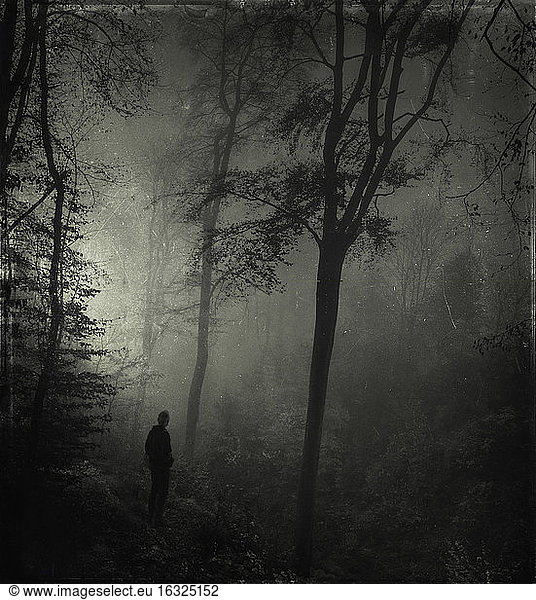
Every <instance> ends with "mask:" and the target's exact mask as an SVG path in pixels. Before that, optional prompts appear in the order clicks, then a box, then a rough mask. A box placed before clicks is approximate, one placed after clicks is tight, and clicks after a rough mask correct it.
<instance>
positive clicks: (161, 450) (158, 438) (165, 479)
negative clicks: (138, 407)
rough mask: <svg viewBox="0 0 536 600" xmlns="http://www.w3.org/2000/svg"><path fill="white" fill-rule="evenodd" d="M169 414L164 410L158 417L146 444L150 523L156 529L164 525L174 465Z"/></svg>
mask: <svg viewBox="0 0 536 600" xmlns="http://www.w3.org/2000/svg"><path fill="white" fill-rule="evenodd" d="M168 423H169V413H168V411H167V410H163V411H162V412H161V413H160V414H159V415H158V425H154V426H153V428H152V429H151V431H149V435H148V436H147V440H146V442H145V454H146V455H147V456H148V457H149V466H150V467H151V494H150V496H149V523H150V524H151V525H152V526H153V527H156V526H157V525H160V524H161V523H162V515H163V514H164V505H165V503H166V499H167V495H168V490H169V469H170V467H171V465H172V464H173V456H172V454H171V439H170V437H169V433H168V432H167V430H166V427H167V426H168Z"/></svg>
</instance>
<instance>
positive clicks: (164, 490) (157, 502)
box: [149, 469, 169, 525]
mask: <svg viewBox="0 0 536 600" xmlns="http://www.w3.org/2000/svg"><path fill="white" fill-rule="evenodd" d="M168 490H169V469H164V470H156V469H151V494H150V496H149V521H150V523H151V524H153V525H156V524H158V523H159V522H160V521H161V520H162V515H163V514H164V505H165V503H166V499H167V495H168Z"/></svg>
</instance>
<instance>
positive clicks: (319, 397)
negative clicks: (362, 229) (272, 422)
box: [296, 245, 344, 577]
mask: <svg viewBox="0 0 536 600" xmlns="http://www.w3.org/2000/svg"><path fill="white" fill-rule="evenodd" d="M343 261H344V251H341V250H338V249H337V250H335V249H333V248H330V247H329V245H325V246H324V247H323V248H322V249H321V251H320V257H319V262H318V278H317V284H316V319H315V329H314V338H313V352H312V356H311V371H310V375H309V399H308V405H307V421H306V426H305V439H304V444H303V458H302V468H301V474H300V484H299V489H298V504H297V514H296V566H297V571H298V573H300V574H301V575H303V576H306V577H308V576H309V573H310V569H311V558H312V539H313V517H314V505H315V492H316V481H317V473H318V463H319V456H320V444H321V441H322V424H323V420H324V406H325V402H326V390H327V385H328V376H329V367H330V363H331V354H332V350H333V342H334V339H335V327H336V324H337V313H338V309H339V291H340V277H341V271H342V264H343Z"/></svg>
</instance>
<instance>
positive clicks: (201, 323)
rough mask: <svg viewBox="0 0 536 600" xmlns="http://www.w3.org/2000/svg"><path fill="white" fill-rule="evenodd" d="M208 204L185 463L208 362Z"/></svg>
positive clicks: (192, 447)
mask: <svg viewBox="0 0 536 600" xmlns="http://www.w3.org/2000/svg"><path fill="white" fill-rule="evenodd" d="M211 208H212V207H211V206H210V205H208V206H207V207H206V209H205V214H204V218H203V248H204V251H203V258H202V264H201V292H200V298H199V318H198V324H197V357H196V360H195V367H194V374H193V377H192V382H191V384H190V392H189V394H188V412H187V415H186V432H185V440H184V456H185V458H186V460H187V461H188V462H191V461H192V460H193V457H194V450H195V438H196V433H197V423H198V421H199V405H200V403H201V391H202V389H203V382H204V380H205V373H206V371H207V363H208V345H209V328H210V316H211V306H210V304H211V299H212V251H211V248H210V245H211V243H212V240H211V235H212V231H213V229H214V226H215V222H214V215H213V212H212V210H211Z"/></svg>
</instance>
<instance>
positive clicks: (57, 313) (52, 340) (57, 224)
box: [28, 4, 65, 464]
mask: <svg viewBox="0 0 536 600" xmlns="http://www.w3.org/2000/svg"><path fill="white" fill-rule="evenodd" d="M47 10H48V6H47V5H46V4H45V5H44V6H43V7H42V8H41V9H40V11H41V12H40V17H41V28H40V31H39V78H40V91H41V106H40V121H41V133H42V138H43V148H44V150H45V155H46V159H47V168H48V171H49V173H50V175H51V176H52V179H53V181H54V186H55V188H56V203H55V209H54V218H53V249H52V258H51V262H50V275H49V284H48V293H49V302H50V315H49V324H48V331H47V336H46V345H45V356H44V358H43V361H42V365H41V372H40V374H39V380H38V382H37V388H36V391H35V395H34V399H33V405H32V415H31V423H30V438H29V445H28V458H29V462H30V464H33V463H34V462H35V459H36V456H37V449H38V446H39V437H40V433H41V429H42V421H43V409H44V404H45V399H46V396H47V394H48V392H49V389H50V384H51V382H52V374H53V372H54V368H55V366H56V359H57V353H58V347H59V342H60V328H61V324H62V321H63V306H62V299H61V285H60V284H61V281H60V278H61V261H62V255H63V206H64V202H65V186H64V183H63V178H62V176H61V174H60V173H59V171H58V169H57V167H56V162H55V159H54V149H53V145H52V134H51V131H50V124H49V114H48V93H49V89H48V75H47V60H46V59H47V56H46V26H45V25H46V17H47Z"/></svg>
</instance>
